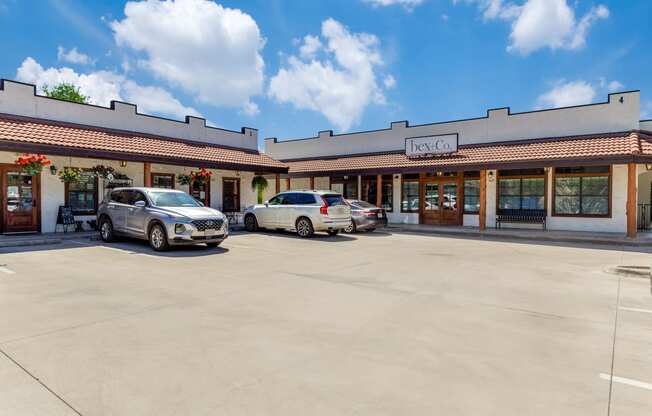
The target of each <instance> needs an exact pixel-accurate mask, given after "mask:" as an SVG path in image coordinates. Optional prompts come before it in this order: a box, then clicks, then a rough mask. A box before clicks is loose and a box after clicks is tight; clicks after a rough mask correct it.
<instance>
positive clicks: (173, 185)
mask: <svg viewBox="0 0 652 416" xmlns="http://www.w3.org/2000/svg"><path fill="white" fill-rule="evenodd" d="M155 176H167V177H168V178H170V179H171V180H172V188H159V187H157V186H154V177H155ZM175 179H176V177H175V175H174V173H159V172H152V173H150V181H151V184H152V188H156V189H176V185H175Z"/></svg>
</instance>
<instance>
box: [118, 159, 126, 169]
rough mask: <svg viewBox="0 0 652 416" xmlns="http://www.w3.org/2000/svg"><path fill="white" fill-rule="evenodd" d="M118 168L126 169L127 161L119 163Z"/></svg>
mask: <svg viewBox="0 0 652 416" xmlns="http://www.w3.org/2000/svg"><path fill="white" fill-rule="evenodd" d="M120 167H121V168H126V167H127V161H126V160H121V161H120Z"/></svg>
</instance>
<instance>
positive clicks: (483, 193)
mask: <svg viewBox="0 0 652 416" xmlns="http://www.w3.org/2000/svg"><path fill="white" fill-rule="evenodd" d="M478 215H479V225H480V230H485V229H487V171H486V170H484V169H483V170H481V171H480V211H479V212H478Z"/></svg>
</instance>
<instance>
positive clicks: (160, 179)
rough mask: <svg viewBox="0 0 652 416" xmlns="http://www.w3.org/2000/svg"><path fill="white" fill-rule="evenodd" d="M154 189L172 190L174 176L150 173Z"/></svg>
mask: <svg viewBox="0 0 652 416" xmlns="http://www.w3.org/2000/svg"><path fill="white" fill-rule="evenodd" d="M152 186H153V187H154V188H163V189H174V175H173V174H171V173H152Z"/></svg>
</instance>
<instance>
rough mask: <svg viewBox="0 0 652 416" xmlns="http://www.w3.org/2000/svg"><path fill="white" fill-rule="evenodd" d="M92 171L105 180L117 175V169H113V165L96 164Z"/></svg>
mask: <svg viewBox="0 0 652 416" xmlns="http://www.w3.org/2000/svg"><path fill="white" fill-rule="evenodd" d="M91 172H93V175H95V176H97V177H98V178H102V179H104V180H109V181H110V180H112V179H113V178H114V175H115V169H113V168H112V167H111V166H104V165H95V166H93V167H92V168H91Z"/></svg>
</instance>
